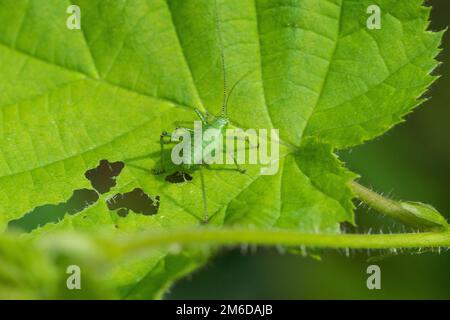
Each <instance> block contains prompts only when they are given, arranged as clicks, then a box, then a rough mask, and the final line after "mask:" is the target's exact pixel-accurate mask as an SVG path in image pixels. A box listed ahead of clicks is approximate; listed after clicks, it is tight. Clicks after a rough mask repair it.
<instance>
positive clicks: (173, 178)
mask: <svg viewBox="0 0 450 320" xmlns="http://www.w3.org/2000/svg"><path fill="white" fill-rule="evenodd" d="M191 180H192V176H191V175H189V174H188V173H186V172H183V171H177V172H175V173H172V174H170V175H168V176H167V177H166V181H167V182H170V183H183V182H187V181H191Z"/></svg>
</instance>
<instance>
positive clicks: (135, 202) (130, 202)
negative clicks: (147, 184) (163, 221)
mask: <svg viewBox="0 0 450 320" xmlns="http://www.w3.org/2000/svg"><path fill="white" fill-rule="evenodd" d="M159 201H160V197H159V196H156V197H155V200H153V199H152V198H150V196H148V195H147V194H146V193H145V192H144V191H143V190H142V189H140V188H135V189H134V190H133V191H130V192H127V193H123V194H122V193H118V194H116V195H115V196H113V197H112V198H110V199H108V200H107V201H106V204H107V205H108V208H109V210H111V211H116V210H118V211H117V214H118V215H119V216H121V217H125V216H126V215H127V214H128V212H129V210H131V211H133V212H134V213H138V214H143V215H146V216H149V215H154V214H156V213H157V212H158V209H159Z"/></svg>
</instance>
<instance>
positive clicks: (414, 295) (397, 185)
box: [167, 0, 450, 299]
mask: <svg viewBox="0 0 450 320" xmlns="http://www.w3.org/2000/svg"><path fill="white" fill-rule="evenodd" d="M402 1H408V0H402ZM427 4H428V5H431V6H433V10H432V18H431V25H430V29H431V30H442V29H444V28H446V27H447V26H448V25H450V1H448V0H433V1H428V2H427ZM442 47H443V49H444V50H443V51H442V53H441V54H440V55H439V57H438V60H439V61H441V62H443V64H442V65H441V66H440V67H439V68H438V69H437V70H436V71H435V72H436V73H437V74H439V75H441V78H440V79H439V80H438V81H437V82H435V83H434V84H433V85H432V87H431V88H430V91H429V92H428V93H427V96H428V97H432V99H431V100H429V101H427V102H426V103H424V104H423V105H422V106H420V107H419V108H418V109H416V111H415V112H414V113H412V114H411V115H409V116H408V117H407V122H405V123H402V124H400V125H398V126H397V127H395V128H394V129H393V130H391V131H390V132H388V133H387V134H385V135H383V136H381V137H379V138H378V139H376V140H374V141H371V142H369V143H367V144H365V145H363V146H359V147H357V148H354V149H351V150H346V151H345V152H341V153H340V156H341V158H342V159H343V160H345V161H346V162H347V165H348V167H349V168H350V169H352V170H353V171H354V172H357V173H359V174H360V175H361V176H362V179H361V181H362V183H363V184H365V185H369V186H372V187H373V188H374V189H375V190H377V191H380V192H381V191H382V192H384V193H387V194H390V195H391V196H392V197H393V198H396V199H403V200H416V201H422V202H425V203H429V204H432V205H434V206H435V207H436V208H437V209H438V210H439V211H440V212H441V213H442V214H444V215H445V216H446V217H447V218H448V219H450V33H449V32H447V33H446V34H445V35H444V40H443V44H442ZM356 219H357V224H358V228H357V229H356V231H365V230H367V229H368V227H367V226H369V225H370V226H374V225H375V226H380V227H381V226H383V230H384V231H385V232H386V231H388V228H389V229H391V230H394V231H395V230H396V229H398V227H397V226H396V225H395V224H394V222H393V221H390V220H388V219H387V218H383V217H380V216H378V215H377V214H376V213H374V212H371V211H369V210H367V208H360V209H359V210H358V212H357V216H356ZM378 229H379V228H378ZM377 254H379V253H378V252H372V253H371V255H372V256H374V255H377ZM367 258H368V254H367V252H350V256H349V257H347V256H346V253H345V252H336V251H329V252H325V253H324V254H323V256H322V261H315V260H313V259H309V258H303V257H301V256H297V255H291V254H287V253H285V254H281V253H279V252H277V251H276V250H269V249H262V248H258V250H257V251H256V252H253V253H250V252H247V253H245V252H241V250H238V249H236V250H223V251H222V252H221V253H219V254H218V255H217V256H216V258H215V259H213V260H212V261H211V262H210V263H208V265H206V266H205V267H204V268H202V269H201V270H199V271H197V272H196V273H194V274H193V275H191V276H190V277H189V278H187V279H184V280H182V281H180V282H179V283H177V285H176V286H175V287H173V288H172V290H171V292H169V294H168V295H167V298H169V299H450V251H448V252H441V254H437V253H426V254H421V255H410V254H404V255H397V256H392V257H388V258H386V259H383V260H381V261H377V262H367ZM370 264H377V265H379V266H380V268H381V287H382V288H381V290H368V289H367V287H366V279H367V277H368V275H367V274H366V268H367V266H369V265H370Z"/></svg>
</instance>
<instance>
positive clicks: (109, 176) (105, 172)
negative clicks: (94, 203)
mask: <svg viewBox="0 0 450 320" xmlns="http://www.w3.org/2000/svg"><path fill="white" fill-rule="evenodd" d="M124 166H125V164H124V163H123V162H121V161H117V162H109V161H108V160H100V163H99V165H98V166H97V167H96V168H94V169H90V170H88V171H86V173H85V174H84V175H85V177H86V178H87V179H89V181H91V185H92V187H93V188H94V189H95V190H97V191H98V192H99V193H101V194H103V193H106V192H108V191H109V190H111V188H112V187H114V186H115V185H116V178H117V176H118V175H119V174H120V172H122V169H123V168H124Z"/></svg>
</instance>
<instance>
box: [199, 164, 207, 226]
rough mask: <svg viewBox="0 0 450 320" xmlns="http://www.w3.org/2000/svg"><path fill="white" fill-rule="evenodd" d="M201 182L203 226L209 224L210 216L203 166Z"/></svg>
mask: <svg viewBox="0 0 450 320" xmlns="http://www.w3.org/2000/svg"><path fill="white" fill-rule="evenodd" d="M200 180H201V185H202V196H203V220H202V223H203V224H207V223H208V222H209V214H208V204H207V199H206V188H205V177H204V175H203V165H200Z"/></svg>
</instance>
